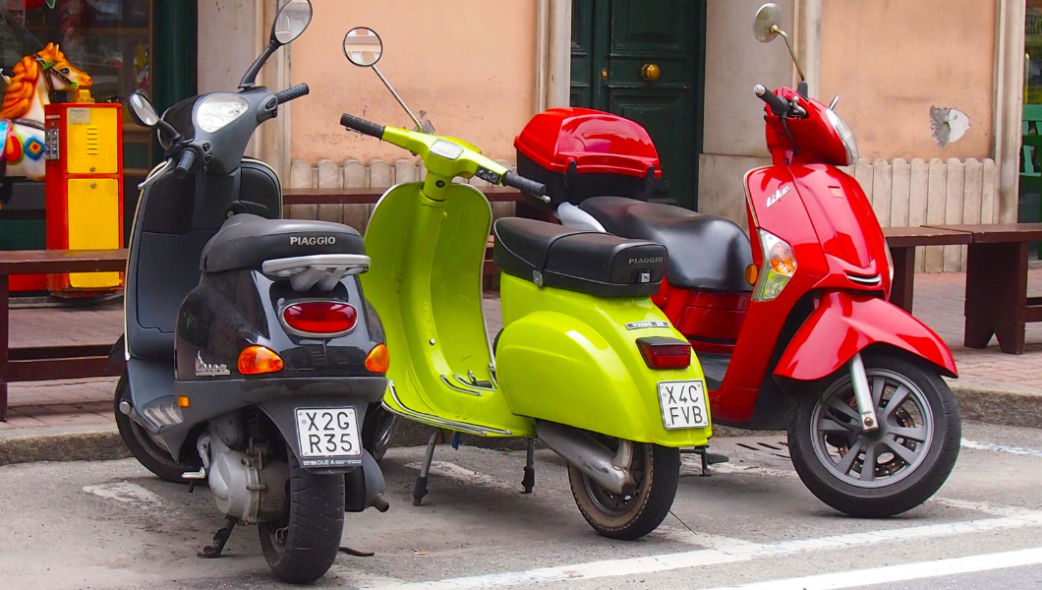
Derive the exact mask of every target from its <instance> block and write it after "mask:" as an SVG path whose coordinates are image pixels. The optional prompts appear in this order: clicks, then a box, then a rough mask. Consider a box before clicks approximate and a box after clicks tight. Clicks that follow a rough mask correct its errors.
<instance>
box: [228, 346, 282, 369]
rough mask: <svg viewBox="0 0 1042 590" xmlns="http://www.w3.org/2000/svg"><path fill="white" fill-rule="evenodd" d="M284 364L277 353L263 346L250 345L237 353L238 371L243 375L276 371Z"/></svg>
mask: <svg viewBox="0 0 1042 590" xmlns="http://www.w3.org/2000/svg"><path fill="white" fill-rule="evenodd" d="M284 366H286V365H285V363H283V362H282V359H280V358H279V355H277V354H275V352H274V351H273V350H271V349H269V348H265V347H263V346H251V347H249V348H247V349H246V350H244V351H242V352H241V353H240V354H239V372H240V373H242V374H243V375H260V374H263V373H277V372H279V371H281V370H282V367H284Z"/></svg>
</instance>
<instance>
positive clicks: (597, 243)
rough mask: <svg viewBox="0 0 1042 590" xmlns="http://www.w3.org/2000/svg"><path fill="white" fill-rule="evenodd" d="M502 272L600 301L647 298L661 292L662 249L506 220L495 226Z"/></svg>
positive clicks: (528, 221)
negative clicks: (606, 298) (600, 299)
mask: <svg viewBox="0 0 1042 590" xmlns="http://www.w3.org/2000/svg"><path fill="white" fill-rule="evenodd" d="M493 228H494V232H495V235H496V246H495V250H494V251H493V257H494V259H495V262H496V266H498V267H499V268H500V269H501V270H502V271H503V272H505V273H507V274H509V275H513V276H515V277H519V278H522V279H525V280H527V281H532V282H534V283H535V284H537V285H539V286H545V287H557V288H559V289H568V290H570V291H578V292H580V293H588V294H590V295H596V296H598V297H647V296H649V295H652V294H654V293H657V292H658V290H659V284H660V283H661V282H662V275H663V274H664V273H665V270H666V258H667V256H668V254H667V253H666V249H665V248H664V247H662V246H661V245H659V244H654V243H652V242H648V241H644V240H628V239H625V238H619V237H616V236H613V235H609V234H604V233H600V232H589V231H576V230H574V229H569V228H566V227H563V226H560V225H556V224H553V223H547V222H545V221H537V220H534V219H523V218H520V217H504V218H501V219H498V220H496V223H495V225H494V226H493Z"/></svg>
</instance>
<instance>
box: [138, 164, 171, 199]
mask: <svg viewBox="0 0 1042 590" xmlns="http://www.w3.org/2000/svg"><path fill="white" fill-rule="evenodd" d="M173 164H174V159H173V158H167V160H166V162H164V163H163V167H162V168H160V169H158V170H156V171H154V172H153V173H152V174H149V175H148V178H146V179H145V181H144V182H142V183H141V184H139V185H137V190H139V191H141V190H145V189H146V188H148V187H150V186H152V185H153V184H155V182H156V181H157V180H159V177H160V176H162V175H163V174H164V173H165V172H166V171H167V170H169V169H170V167H171V166H173Z"/></svg>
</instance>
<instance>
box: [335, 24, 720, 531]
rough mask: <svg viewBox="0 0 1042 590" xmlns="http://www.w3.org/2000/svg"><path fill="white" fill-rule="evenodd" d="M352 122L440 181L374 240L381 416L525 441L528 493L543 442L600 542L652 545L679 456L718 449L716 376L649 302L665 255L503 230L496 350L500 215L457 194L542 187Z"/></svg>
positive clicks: (537, 228) (364, 35) (585, 237)
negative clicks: (709, 387) (488, 317)
mask: <svg viewBox="0 0 1042 590" xmlns="http://www.w3.org/2000/svg"><path fill="white" fill-rule="evenodd" d="M382 49H383V46H382V43H381V41H380V38H379V36H377V35H376V33H375V32H373V31H371V30H370V29H364V28H363V29H353V30H351V31H350V32H349V33H348V35H347V36H346V37H345V39H344V51H345V53H346V55H347V56H348V59H349V60H350V61H351V62H352V63H355V64H356V65H361V66H368V67H374V69H375V64H376V61H377V60H378V59H379V57H380V55H381V53H382ZM376 72H377V74H379V75H380V78H381V79H382V80H384V82H385V84H386V79H384V77H383V75H382V74H380V72H379V70H376ZM388 89H390V90H391V93H392V94H393V95H394V97H395V98H396V99H397V100H398V101H399V102H400V103H401V98H400V97H399V96H398V95H397V93H396V92H394V90H393V89H392V88H390V85H388ZM402 106H403V107H405V105H404V103H402ZM405 108H406V111H408V108H407V107H405ZM410 116H411V112H410ZM413 119H414V121H415V117H413ZM415 122H416V123H417V126H418V127H420V126H419V122H418V121H415ZM341 124H342V125H343V126H345V127H347V128H348V129H351V130H354V131H358V132H361V133H363V134H366V135H371V136H373V137H376V138H379V139H382V140H383V141H386V142H388V143H391V144H394V145H396V146H399V147H401V148H404V149H406V150H409V151H410V152H412V153H414V154H416V155H418V156H419V157H420V158H422V159H423V162H424V164H425V165H426V168H427V176H426V179H425V180H424V181H423V182H414V183H407V184H400V185H398V186H396V187H393V188H391V189H390V190H388V191H387V193H385V194H384V195H383V197H382V198H381V199H380V201H379V203H378V204H377V206H376V209H375V210H374V211H373V215H372V218H371V219H370V221H369V227H368V230H367V231H366V234H365V248H366V253H367V254H368V255H369V257H370V258H371V259H372V265H371V267H370V271H369V272H368V273H367V274H365V275H364V276H363V277H362V286H363V288H364V290H365V294H366V298H367V299H368V300H369V301H370V302H371V303H372V305H373V307H374V308H375V309H376V311H377V313H378V315H379V317H380V319H381V320H382V322H383V327H384V330H385V332H386V342H387V346H388V348H389V350H390V352H391V356H392V358H393V362H392V363H391V366H390V370H389V371H388V372H387V377H388V379H389V380H390V385H389V387H388V392H387V394H386V396H385V398H384V402H383V405H384V408H385V409H386V410H388V411H390V412H392V413H394V414H397V415H398V416H401V417H404V418H406V419H409V420H414V421H416V422H421V423H423V424H427V425H430V426H434V427H437V428H439V429H447V430H452V431H456V432H462V433H468V434H474V435H478V436H485V437H526V438H528V439H529V454H528V466H527V467H526V470H525V481H524V482H523V485H524V487H525V491H526V492H528V491H531V489H532V486H533V485H534V476H533V473H534V472H533V466H532V449H533V448H534V446H533V443H534V439H535V438H539V439H540V440H542V441H543V442H544V443H545V444H546V445H547V446H548V447H550V448H551V449H553V450H554V451H556V452H557V453H558V454H559V455H561V456H562V457H563V458H564V459H565V460H567V462H568V463H569V469H568V473H569V480H570V482H571V488H572V493H573V495H574V496H575V501H576V503H577V504H578V506H579V510H580V511H581V512H582V514H583V516H584V517H585V518H586V520H587V521H588V522H589V523H590V525H591V526H592V527H593V528H594V529H595V530H596V531H597V532H598V533H600V534H602V535H605V536H608V537H612V538H617V539H636V538H639V537H641V536H643V535H646V534H647V533H649V532H651V531H652V530H654V529H655V528H656V527H657V526H658V525H659V524H660V523H661V522H662V520H663V519H664V518H665V516H666V514H668V512H669V509H670V507H671V506H672V504H673V498H674V496H675V494H676V489H677V479H678V477H679V471H680V453H679V448H680V447H685V446H703V445H705V444H706V443H707V439H708V437H709V436H710V434H711V429H710V421H709V407H708V404H707V403H706V397H705V393H706V387H705V382H704V378H703V375H702V371H701V368H700V367H699V365H698V362H697V360H694V356H693V354H692V352H691V347H690V345H689V344H688V343H687V341H686V340H685V339H684V338H683V336H682V335H681V334H680V333H679V332H677V331H676V330H675V329H673V328H672V327H671V325H670V323H669V321H668V319H667V318H666V316H665V315H663V313H662V312H661V311H660V310H659V309H658V307H657V306H655V305H654V304H653V303H652V302H651V299H650V298H649V295H650V294H652V293H654V292H656V291H657V290H658V288H659V282H660V281H661V279H662V275H663V273H664V271H665V262H666V255H667V254H666V250H665V248H663V247H662V246H661V245H659V244H655V243H652V242H646V241H639V240H627V239H623V238H617V237H614V236H611V235H607V234H603V233H595V232H582V231H576V230H573V229H567V228H564V227H562V226H559V225H554V224H550V223H545V222H541V221H535V220H531V219H521V218H504V219H500V220H498V221H497V222H496V223H495V226H494V233H495V253H494V254H495V262H496V264H497V266H499V268H500V269H501V270H502V271H503V274H502V279H501V284H500V297H501V301H502V309H503V324H504V328H503V331H502V332H501V333H500V335H499V336H498V337H497V338H496V343H495V346H494V347H490V346H489V342H488V337H487V335H486V330H485V320H484V314H483V311H482V306H481V299H482V293H481V279H482V269H483V265H484V253H485V248H486V244H487V240H488V236H489V227H490V225H491V224H492V211H491V208H490V206H489V203H488V200H487V199H486V197H485V195H484V194H483V193H482V192H481V191H479V190H478V189H476V188H474V187H472V186H470V185H467V184H459V183H453V179H454V178H457V177H460V178H470V177H472V176H477V177H479V178H482V179H484V180H486V181H488V182H490V183H492V184H503V185H507V186H512V187H515V188H518V189H520V190H521V191H522V192H523V193H525V194H526V195H528V196H530V197H531V198H539V197H541V196H542V195H543V194H545V192H546V189H545V187H544V186H543V185H541V184H539V183H537V182H534V181H531V180H527V179H524V178H522V177H520V176H517V175H516V174H513V173H512V172H510V170H508V169H507V168H505V167H503V166H501V165H500V164H497V163H496V162H494V161H492V160H491V159H489V158H486V157H484V156H482V155H481V152H480V151H479V150H478V149H477V148H476V147H474V146H472V145H470V144H468V143H466V142H463V141H460V140H458V139H451V138H447V137H437V136H434V135H429V134H426V133H421V132H413V131H407V130H405V129H399V128H395V127H384V126H380V125H377V124H374V123H370V122H368V121H365V120H363V119H359V118H357V117H353V116H351V115H346V114H345V115H344V116H343V118H342V119H341ZM421 128H422V127H421ZM435 440H436V437H435V436H432V437H431V441H430V443H429V444H428V448H427V455H426V458H425V461H424V464H423V466H422V470H421V472H420V478H419V480H418V481H417V487H416V490H415V491H414V503H416V504H419V503H420V500H421V499H422V498H423V496H424V495H425V494H426V483H427V476H428V473H429V469H430V463H431V460H432V457H433V454H434V444H435Z"/></svg>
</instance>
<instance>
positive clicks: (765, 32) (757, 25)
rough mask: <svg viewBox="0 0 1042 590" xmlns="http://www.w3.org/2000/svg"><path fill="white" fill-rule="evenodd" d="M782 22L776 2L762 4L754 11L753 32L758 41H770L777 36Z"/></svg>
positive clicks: (780, 12)
mask: <svg viewBox="0 0 1042 590" xmlns="http://www.w3.org/2000/svg"><path fill="white" fill-rule="evenodd" d="M781 22H782V11H781V8H778V5H777V4H764V5H763V6H761V7H760V10H757V11H756V19H755V20H754V21H753V34H755V35H756V40H757V41H759V42H760V43H770V42H771V41H774V38H775V37H777V36H778V31H779V30H780V25H781Z"/></svg>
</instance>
